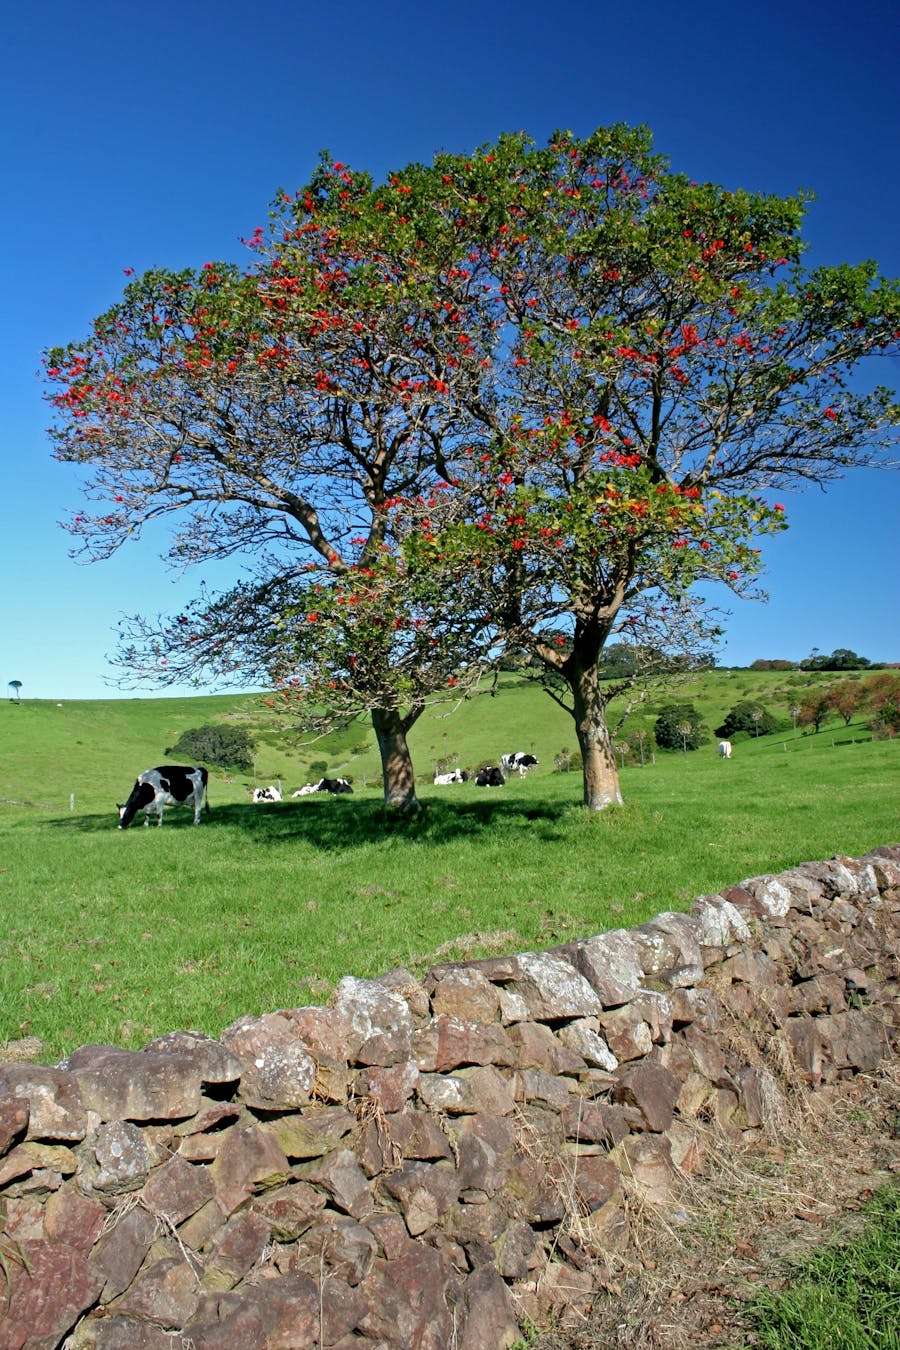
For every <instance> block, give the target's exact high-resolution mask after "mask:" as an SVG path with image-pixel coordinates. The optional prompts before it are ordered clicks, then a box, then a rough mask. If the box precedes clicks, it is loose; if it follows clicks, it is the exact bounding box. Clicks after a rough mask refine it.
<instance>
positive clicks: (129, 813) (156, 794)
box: [116, 764, 209, 830]
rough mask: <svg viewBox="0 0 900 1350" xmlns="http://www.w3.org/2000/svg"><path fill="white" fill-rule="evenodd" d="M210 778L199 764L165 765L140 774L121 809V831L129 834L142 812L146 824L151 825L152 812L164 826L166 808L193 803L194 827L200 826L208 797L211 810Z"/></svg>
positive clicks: (207, 805) (117, 803)
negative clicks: (201, 815) (131, 825)
mask: <svg viewBox="0 0 900 1350" xmlns="http://www.w3.org/2000/svg"><path fill="white" fill-rule="evenodd" d="M208 783H209V774H208V772H207V771H206V769H204V768H202V767H201V766H200V765H198V764H194V765H188V764H161V765H160V766H159V768H157V769H145V770H144V772H143V773H142V774H138V777H137V780H136V782H135V785H134V787H133V788H132V789H131V795H130V797H129V798H128V801H127V802H125V804H124V805H123V804H122V803H121V802H116V806H117V807H118V809H119V829H120V830H127V829H128V826H129V825H130V824H131V822H132V821H133V820H134V818H135V816H136V815H137V813H138V812H139V811H143V813H144V824H145V825H149V824H150V814H151V812H153V811H155V812H156V823H157V825H162V822H163V807H166V806H186V805H188V804H189V803H191V802H192V803H193V806H194V824H195V825H199V824H200V808H201V806H202V805H203V798H204V795H205V797H206V809H207V810H209V786H208Z"/></svg>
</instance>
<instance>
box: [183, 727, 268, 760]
mask: <svg viewBox="0 0 900 1350" xmlns="http://www.w3.org/2000/svg"><path fill="white" fill-rule="evenodd" d="M255 749H256V742H255V741H254V739H253V737H252V736H251V735H250V733H249V731H245V730H244V729H243V728H241V727H223V726H215V725H211V726H205V727H192V728H191V729H190V730H188V731H185V732H183V733H182V735H181V736H179V738H178V740H177V741H176V742H175V744H174V745H172V746H169V747H168V748H167V749H166V751H165V754H166V755H178V756H180V757H181V758H182V759H184V760H186V761H189V762H190V763H192V764H215V765H218V766H219V767H221V768H230V769H232V768H233V769H252V768H253V751H254V750H255Z"/></svg>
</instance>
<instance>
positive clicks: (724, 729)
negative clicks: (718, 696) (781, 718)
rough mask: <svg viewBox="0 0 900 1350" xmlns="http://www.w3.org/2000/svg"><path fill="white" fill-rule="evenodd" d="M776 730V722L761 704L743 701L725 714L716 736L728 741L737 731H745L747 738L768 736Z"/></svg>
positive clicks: (717, 728)
mask: <svg viewBox="0 0 900 1350" xmlns="http://www.w3.org/2000/svg"><path fill="white" fill-rule="evenodd" d="M777 730H778V722H777V720H776V719H775V718H774V717H773V716H772V714H771V713H770V712H768V711H767V710H766V709H765V708H764V707H763V706H762V704H761V703H751V702H749V701H748V700H743V701H742V702H740V703H736V704H735V705H734V707H733V708H732V709H731V711H730V712H729V713H728V714H727V716H726V718H725V721H724V722H723V723H722V725H721V726H720V727H716V735H717V736H724V737H725V739H726V740H728V739H730V738H731V737H732V736H734V735H735V733H736V732H738V731H746V733H747V735H748V736H768V735H770V734H771V733H772V732H773V731H777Z"/></svg>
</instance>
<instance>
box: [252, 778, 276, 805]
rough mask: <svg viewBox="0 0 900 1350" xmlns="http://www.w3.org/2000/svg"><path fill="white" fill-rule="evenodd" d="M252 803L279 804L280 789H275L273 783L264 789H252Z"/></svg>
mask: <svg viewBox="0 0 900 1350" xmlns="http://www.w3.org/2000/svg"><path fill="white" fill-rule="evenodd" d="M253 801H254V803H258V802H280V801H281V788H280V787H276V786H275V784H274V783H270V784H269V786H268V787H264V788H254V789H253Z"/></svg>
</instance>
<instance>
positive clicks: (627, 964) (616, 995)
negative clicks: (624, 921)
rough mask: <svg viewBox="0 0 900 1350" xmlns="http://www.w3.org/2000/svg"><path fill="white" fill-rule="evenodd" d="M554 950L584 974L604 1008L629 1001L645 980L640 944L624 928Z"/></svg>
mask: <svg viewBox="0 0 900 1350" xmlns="http://www.w3.org/2000/svg"><path fill="white" fill-rule="evenodd" d="M554 950H555V951H556V952H557V953H558V954H559V955H560V956H562V957H563V958H564V959H565V960H567V961H570V962H571V964H572V965H573V966H574V967H575V969H576V970H577V971H579V973H580V974H582V975H583V976H584V978H585V979H586V980H587V982H588V984H589V985H590V986H591V988H592V989H593V990H594V991H595V992H596V994H597V996H598V998H599V999H600V1002H601V1003H602V1005H603V1007H604V1008H615V1007H618V1006H619V1005H620V1004H622V1003H627V1002H628V1000H629V999H631V998H633V997H634V995H635V994H636V993H637V991H638V990H639V989H640V987H641V985H642V984H643V982H644V971H643V968H642V966H641V960H640V955H639V952H638V947H637V943H636V942H635V940H634V937H633V936H632V935H631V934H630V933H628V932H626V930H625V929H624V928H614V929H612V930H611V931H610V932H608V933H600V934H599V935H598V936H597V937H591V938H584V939H583V940H582V941H580V942H570V943H567V944H566V945H565V946H564V947H557V948H555V949H554Z"/></svg>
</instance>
